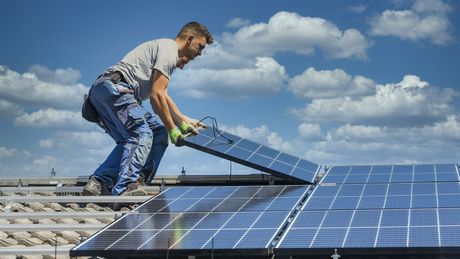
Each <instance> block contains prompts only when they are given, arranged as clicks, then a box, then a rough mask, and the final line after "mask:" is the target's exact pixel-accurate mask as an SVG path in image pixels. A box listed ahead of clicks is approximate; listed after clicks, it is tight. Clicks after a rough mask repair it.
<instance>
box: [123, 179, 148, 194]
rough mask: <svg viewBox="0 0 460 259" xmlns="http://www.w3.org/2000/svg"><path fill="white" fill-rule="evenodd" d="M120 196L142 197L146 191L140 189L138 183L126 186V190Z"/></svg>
mask: <svg viewBox="0 0 460 259" xmlns="http://www.w3.org/2000/svg"><path fill="white" fill-rule="evenodd" d="M121 195H122V196H144V195H147V191H146V190H145V189H144V188H142V186H141V185H140V181H136V182H134V183H130V184H128V186H127V187H126V190H125V191H124V192H123V193H122V194H121Z"/></svg>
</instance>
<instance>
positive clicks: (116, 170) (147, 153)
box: [89, 78, 168, 195]
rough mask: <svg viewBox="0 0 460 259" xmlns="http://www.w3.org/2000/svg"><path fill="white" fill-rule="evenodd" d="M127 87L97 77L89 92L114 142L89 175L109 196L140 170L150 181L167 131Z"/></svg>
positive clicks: (161, 154) (160, 156) (162, 151)
mask: <svg viewBox="0 0 460 259" xmlns="http://www.w3.org/2000/svg"><path fill="white" fill-rule="evenodd" d="M127 89H132V86H131V85H129V84H126V83H124V82H119V83H117V84H114V83H112V81H111V80H109V79H108V78H99V79H98V80H96V81H95V83H94V84H93V86H92V87H91V91H90V94H89V98H90V101H91V103H92V104H93V106H94V107H95V108H96V110H97V111H98V113H99V115H100V116H101V120H102V122H103V123H104V127H105V130H106V132H107V133H108V134H109V135H110V136H111V137H112V138H113V139H114V140H115V142H116V144H117V145H116V146H115V148H114V149H113V151H112V152H111V153H110V155H109V156H108V157H107V159H106V160H105V161H104V162H103V163H102V164H101V165H100V166H99V167H98V168H97V169H96V170H95V172H94V174H93V176H95V177H96V178H97V179H98V180H99V181H100V182H102V184H103V185H104V186H105V187H107V188H108V190H109V191H111V192H112V195H120V194H121V193H123V192H124V191H125V190H126V187H127V186H128V184H130V183H133V182H135V181H137V180H138V179H139V177H140V174H141V173H142V174H144V176H145V177H146V178H147V179H146V180H147V182H150V181H151V180H152V179H153V176H154V175H155V173H156V171H157V169H158V165H159V164H160V160H161V158H162V157H163V154H164V152H165V150H166V147H167V146H168V133H167V130H166V128H165V127H164V126H163V124H162V123H161V120H160V119H159V117H158V116H157V115H156V114H155V115H152V114H151V113H150V112H148V111H147V110H146V109H145V108H144V107H142V106H141V105H139V104H138V102H137V101H136V99H135V98H134V96H133V94H131V93H126V92H127Z"/></svg>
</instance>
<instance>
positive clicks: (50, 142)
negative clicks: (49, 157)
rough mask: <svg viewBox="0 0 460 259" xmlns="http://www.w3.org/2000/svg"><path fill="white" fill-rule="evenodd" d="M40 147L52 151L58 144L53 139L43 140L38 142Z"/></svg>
mask: <svg viewBox="0 0 460 259" xmlns="http://www.w3.org/2000/svg"><path fill="white" fill-rule="evenodd" d="M38 145H39V146H40V147H42V148H46V149H51V148H53V147H54V146H55V145H56V143H55V142H54V140H53V139H41V140H39V141H38Z"/></svg>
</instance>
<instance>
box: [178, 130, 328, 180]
mask: <svg viewBox="0 0 460 259" xmlns="http://www.w3.org/2000/svg"><path fill="white" fill-rule="evenodd" d="M214 130H215V129H214V128H212V127H208V128H207V129H201V130H200V133H199V135H197V136H191V137H188V138H186V139H181V140H180V141H179V143H180V144H181V145H186V146H189V147H192V148H195V149H198V150H200V151H203V152H207V153H209V154H212V155H216V156H219V157H222V158H225V159H229V160H231V161H234V162H237V163H240V164H243V165H246V166H249V167H252V168H254V169H256V170H261V171H264V172H267V173H271V174H275V175H276V176H279V177H284V178H288V179H294V180H297V181H302V182H307V183H313V182H314V180H315V176H316V173H317V171H318V169H319V165H317V164H314V163H312V162H309V161H307V160H304V159H300V158H298V157H295V156H292V155H289V154H286V153H282V152H280V151H278V150H275V149H272V148H269V147H266V146H263V145H261V144H257V143H255V142H252V141H250V140H247V139H242V138H240V137H238V136H235V135H232V134H229V133H226V132H223V135H224V137H225V138H227V139H230V140H232V141H233V142H232V143H229V142H228V141H227V139H225V138H224V137H222V136H220V135H219V134H215V132H214Z"/></svg>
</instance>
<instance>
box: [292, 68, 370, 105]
mask: <svg viewBox="0 0 460 259" xmlns="http://www.w3.org/2000/svg"><path fill="white" fill-rule="evenodd" d="M289 90H290V91H292V92H293V93H294V94H295V95H296V96H299V97H305V98H331V97H338V96H360V95H370V94H374V93H375V83H374V81H372V80H371V79H368V78H365V77H363V76H359V75H358V76H354V77H352V76H351V75H349V74H347V73H346V72H345V71H343V70H341V69H334V70H321V71H317V70H315V68H313V67H310V68H308V69H307V70H305V71H304V72H303V73H302V74H301V75H297V76H295V77H293V78H292V79H290V80H289Z"/></svg>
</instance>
